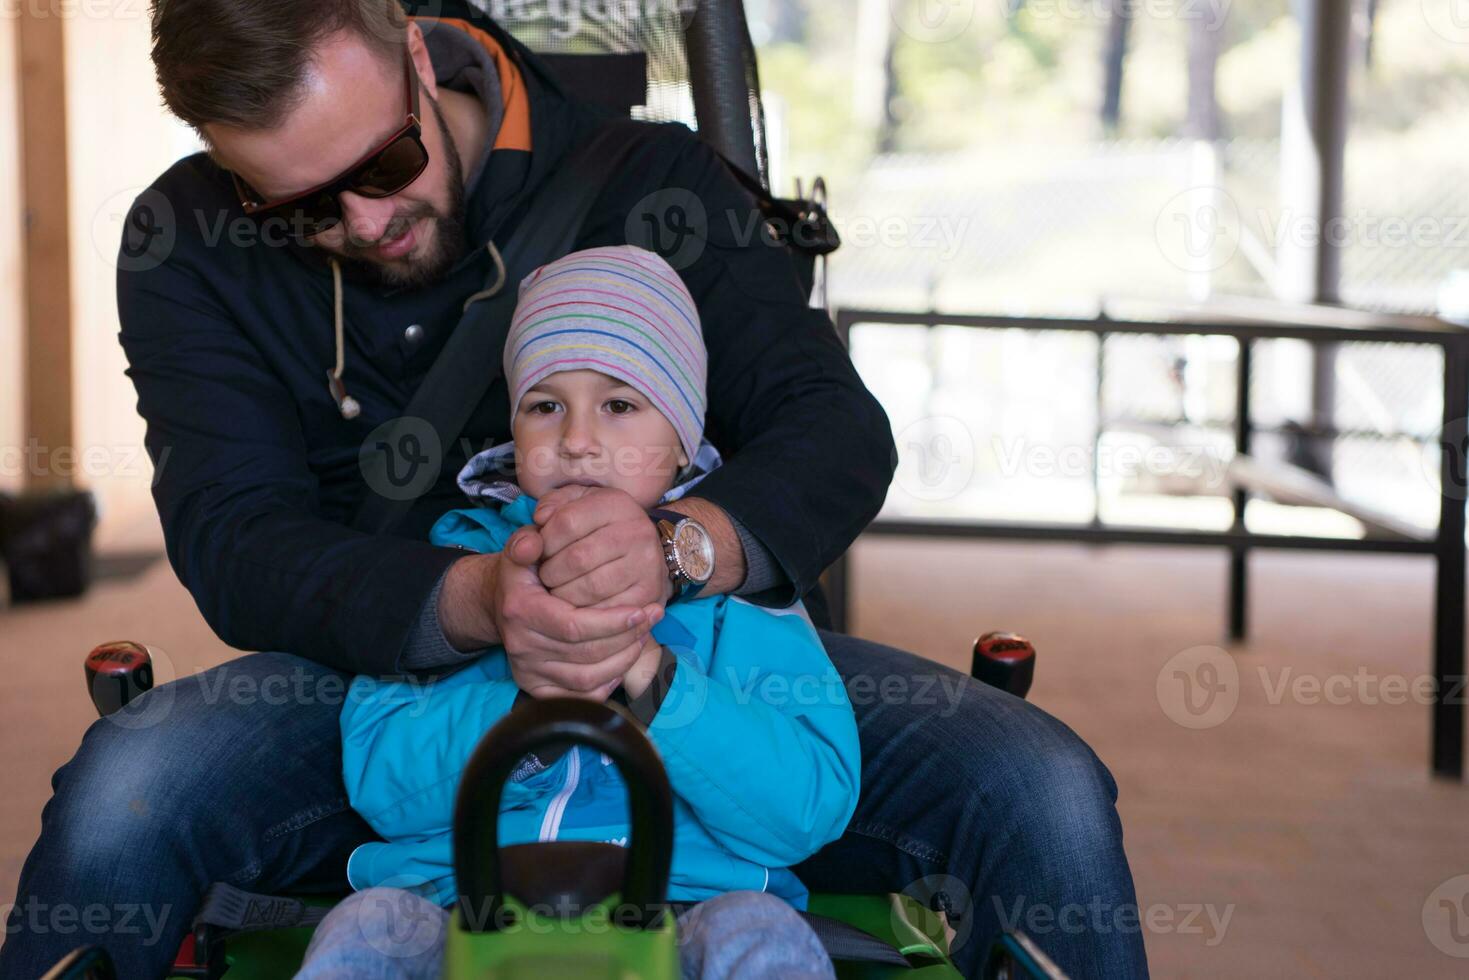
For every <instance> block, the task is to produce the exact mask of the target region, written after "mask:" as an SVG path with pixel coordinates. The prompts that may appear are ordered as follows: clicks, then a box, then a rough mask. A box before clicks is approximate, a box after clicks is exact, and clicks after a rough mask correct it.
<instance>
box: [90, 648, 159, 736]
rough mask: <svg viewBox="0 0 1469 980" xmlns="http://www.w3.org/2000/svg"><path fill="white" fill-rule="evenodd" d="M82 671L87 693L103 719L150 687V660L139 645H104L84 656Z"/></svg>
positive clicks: (151, 675) (151, 663)
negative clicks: (84, 674)
mask: <svg viewBox="0 0 1469 980" xmlns="http://www.w3.org/2000/svg"><path fill="white" fill-rule="evenodd" d="M83 667H84V668H85V670H86V673H87V693H88V694H89V695H91V697H92V704H93V706H95V707H96V709H97V714H98V715H100V716H101V717H103V718H105V717H107V716H108V715H110V714H112V713H113V712H114V711H117V710H118V709H119V708H121V707H123V706H124V705H125V704H127V703H128V702H129V701H131V700H132V699H133V698H135V697H137V696H138V695H140V694H142V693H143V692H144V691H148V690H151V689H152V687H153V657H152V656H151V655H150V654H149V653H148V648H147V647H145V646H143V644H141V643H133V642H131V641H130V640H118V641H116V642H113V643H103V644H102V645H101V646H98V647H94V648H93V649H92V652H91V653H89V654H87V659H86V661H85V663H84V664H83Z"/></svg>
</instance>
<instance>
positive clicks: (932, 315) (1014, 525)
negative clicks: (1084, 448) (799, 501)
mask: <svg viewBox="0 0 1469 980" xmlns="http://www.w3.org/2000/svg"><path fill="white" fill-rule="evenodd" d="M835 319H836V327H837V331H838V333H839V335H840V336H841V339H842V342H843V343H844V344H846V343H849V340H850V334H851V329H852V327H853V326H856V325H857V324H864V323H866V324H896V325H909V326H921V327H927V328H930V329H932V328H933V327H936V326H956V327H972V328H977V329H989V330H1001V329H1017V328H1018V329H1023V330H1033V331H1078V332H1084V333H1090V334H1094V335H1096V336H1097V337H1098V350H1099V353H1098V359H1099V361H1100V357H1101V354H1100V350H1101V347H1102V345H1103V343H1104V342H1105V340H1106V338H1107V336H1109V335H1112V334H1139V335H1155V336H1184V335H1201V336H1227V337H1233V338H1235V339H1236V340H1238V342H1239V345H1240V347H1239V349H1240V356H1239V358H1238V361H1237V377H1236V384H1237V395H1236V397H1237V402H1236V418H1235V423H1234V437H1235V447H1236V449H1237V450H1238V451H1239V452H1243V453H1248V452H1249V451H1250V444H1251V437H1252V435H1253V434H1254V433H1255V432H1257V431H1260V430H1259V429H1257V428H1256V427H1254V426H1253V425H1252V424H1251V422H1250V379H1251V372H1252V367H1253V365H1252V360H1253V358H1252V346H1253V342H1254V341H1256V340H1278V339H1294V340H1303V341H1307V342H1310V343H1313V344H1337V343H1350V342H1368V343H1389V344H1427V345H1433V346H1436V347H1439V348H1441V349H1442V350H1443V356H1444V365H1443V366H1444V377H1443V389H1444V401H1443V405H1444V407H1443V430H1442V432H1441V434H1440V436H1439V444H1440V453H1441V457H1442V471H1441V480H1442V486H1443V488H1444V489H1445V490H1446V491H1447V492H1445V493H1444V494H1443V496H1442V500H1441V503H1440V510H1439V526H1438V531H1437V533H1436V534H1435V535H1434V536H1433V537H1432V538H1431V539H1425V540H1421V541H1420V540H1409V539H1401V540H1398V539H1389V538H1365V539H1344V538H1324V537H1311V536H1301V537H1296V536H1292V535H1269V534H1252V533H1250V531H1249V530H1248V529H1247V528H1246V527H1245V525H1244V510H1245V504H1246V501H1247V499H1248V494H1247V493H1246V492H1245V491H1243V490H1236V491H1235V493H1234V495H1233V502H1234V508H1235V511H1234V512H1235V520H1234V526H1233V527H1232V528H1231V529H1230V530H1228V531H1202V530H1198V531H1195V530H1184V531H1180V530H1172V529H1166V528H1147V527H1131V526H1122V525H1108V524H1104V523H1102V522H1101V521H1100V520H1099V519H1097V518H1094V519H1093V521H1092V522H1091V523H1090V524H1035V523H1021V522H1001V521H963V520H914V519H906V520H892V519H883V518H879V519H877V520H876V521H874V522H873V523H872V524H871V525H870V526H869V527H868V529H867V532H866V533H868V534H881V535H912V536H920V537H972V538H991V539H1010V540H1021V541H1070V542H1080V543H1085V544H1147V545H1158V544H1165V545H1186V546H1196V547H1197V546H1220V547H1223V548H1225V549H1227V550H1228V552H1229V559H1230V561H1229V602H1228V607H1229V608H1228V611H1229V630H1230V634H1231V636H1233V637H1234V638H1236V639H1239V638H1242V637H1243V636H1244V634H1245V631H1246V627H1247V616H1246V610H1247V598H1248V574H1247V572H1248V565H1247V563H1248V558H1249V553H1250V551H1251V550H1253V549H1257V548H1271V549H1294V550H1302V551H1338V552H1344V553H1375V554H1404V555H1427V556H1431V557H1433V558H1434V561H1435V565H1436V570H1437V576H1436V583H1435V601H1434V657H1433V673H1434V677H1435V680H1436V688H1435V695H1434V704H1433V706H1432V709H1431V712H1432V752H1431V764H1432V769H1433V772H1434V774H1435V775H1438V776H1444V777H1448V778H1452V779H1462V778H1463V775H1464V698H1463V690H1462V689H1463V686H1464V626H1465V619H1464V590H1465V559H1466V554H1465V545H1464V534H1465V494H1464V492H1463V491H1464V490H1465V480H1466V474H1465V473H1464V472H1463V471H1462V467H1463V466H1464V464H1465V461H1466V448H1469V447H1466V445H1465V442H1464V440H1465V432H1464V429H1465V414H1466V412H1469V331H1466V330H1464V329H1462V328H1459V327H1456V326H1454V325H1452V324H1448V323H1444V322H1442V321H1439V320H1434V319H1431V318H1418V317H1413V318H1409V317H1393V316H1386V315H1385V316H1382V317H1381V318H1377V319H1376V320H1375V321H1374V325H1363V326H1356V325H1350V324H1348V323H1345V322H1343V323H1330V322H1327V321H1329V320H1330V319H1331V316H1330V314H1329V313H1328V314H1327V315H1325V316H1323V317H1320V318H1299V319H1294V320H1292V319H1289V318H1287V317H1283V316H1282V317H1270V318H1256V317H1223V318H1219V319H1213V318H1209V317H1203V318H1198V317H1190V318H1189V319H1187V320H1183V319H1178V318H1172V317H1170V318H1169V319H1168V320H1166V321H1153V320H1114V319H1110V318H1107V317H1098V318H1097V319H1093V320H1083V319H1061V318H1055V319H1052V318H1016V317H1005V316H985V315H957V314H942V313H937V312H928V313H914V312H890V311H879V310H862V309H840V310H838V311H837V312H836V317H835ZM1099 368H1100V364H1099ZM1099 390H1100V384H1099ZM1323 434H1324V435H1327V436H1330V435H1334V434H1337V433H1335V432H1334V431H1333V432H1329V433H1323ZM1455 489H1457V490H1458V491H1459V492H1458V493H1457V494H1456V493H1455V492H1454V491H1455ZM851 575H852V570H851V568H850V563H849V562H848V560H847V558H846V557H845V556H844V557H843V558H842V559H841V560H839V561H838V563H837V564H836V565H835V566H833V568H832V569H831V570H830V571H829V572H828V574H827V576H826V587H827V590H828V592H829V594H830V596H831V607H832V615H833V619H834V621H835V624H836V628H837V629H839V630H843V629H845V628H846V626H847V622H848V616H847V611H848V610H847V601H848V592H849V586H850V580H851Z"/></svg>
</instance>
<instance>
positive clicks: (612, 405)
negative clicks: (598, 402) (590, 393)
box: [607, 398, 637, 415]
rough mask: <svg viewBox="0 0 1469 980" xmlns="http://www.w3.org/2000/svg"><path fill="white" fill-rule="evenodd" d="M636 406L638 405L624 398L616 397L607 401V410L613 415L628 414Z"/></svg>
mask: <svg viewBox="0 0 1469 980" xmlns="http://www.w3.org/2000/svg"><path fill="white" fill-rule="evenodd" d="M636 408H637V406H636V405H634V404H633V403H632V402H630V401H627V400H626V399H623V398H614V399H612V400H611V401H610V402H608V403H607V410H608V411H609V412H611V413H612V414H613V415H626V414H627V413H628V412H631V411H633V410H634V409H636Z"/></svg>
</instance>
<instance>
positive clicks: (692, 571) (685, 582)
mask: <svg viewBox="0 0 1469 980" xmlns="http://www.w3.org/2000/svg"><path fill="white" fill-rule="evenodd" d="M648 516H649V517H651V518H652V519H653V523H654V524H655V525H656V526H657V528H658V539H659V540H660V541H662V542H663V561H664V563H665V564H667V566H668V578H669V579H670V580H671V581H672V582H673V595H674V598H683V597H685V596H689V595H693V594H694V593H696V592H698V591H699V590H700V589H702V588H703V587H704V586H705V585H707V584H708V582H709V579H710V578H711V577H712V576H713V575H714V541H713V539H712V538H710V537H709V532H708V531H706V530H704V525H702V524H700V523H699V522H698V521H696V520H694V519H693V518H692V517H686V516H684V515H683V514H680V513H678V512H676V511H671V510H651V511H649V512H648Z"/></svg>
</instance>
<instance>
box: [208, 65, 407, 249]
mask: <svg viewBox="0 0 1469 980" xmlns="http://www.w3.org/2000/svg"><path fill="white" fill-rule="evenodd" d="M403 66H404V74H405V75H406V76H407V78H406V81H407V86H408V108H407V116H408V118H407V121H406V122H404V123H403V125H402V126H401V127H400V128H399V129H398V131H397V132H395V133H394V134H393V135H392V136H390V137H388V139H387V140H385V141H384V142H382V143H380V144H378V146H377V148H376V149H374V150H373V151H372V152H371V153H368V154H367V155H366V156H364V157H363V158H362V159H361V160H358V161H357V162H356V163H354V164H352V166H350V167H348V168H347V169H346V170H344V171H342V172H341V173H340V174H338V175H337V176H336V177H333V178H332V179H331V180H328V181H326V182H325V183H321V184H317V185H316V186H315V187H312V188H309V189H307V190H304V191H302V192H301V193H299V194H292V195H291V196H290V197H285V198H280V199H279V200H275V201H265V200H263V199H262V198H261V196H260V194H258V193H257V192H256V191H255V189H254V188H252V187H251V186H250V185H249V184H247V183H245V181H243V180H242V179H240V176H239V174H235V173H231V174H230V176H231V177H233V178H234V182H235V192H236V193H237V194H239V195H240V205H241V206H242V207H243V208H244V209H245V213H246V214H248V215H250V216H251V217H253V218H255V219H256V220H258V221H262V222H263V221H267V220H269V219H271V218H282V219H284V220H285V222H286V225H287V227H288V228H289V229H290V230H291V233H292V234H295V235H300V236H304V237H310V236H311V235H317V234H320V233H321V232H323V231H326V230H328V229H329V228H333V227H335V226H337V225H338V224H340V223H341V221H342V202H341V201H340V200H339V199H338V195H340V194H342V193H343V192H344V191H350V192H351V193H353V194H361V195H362V196H363V197H372V198H383V197H392V196H393V195H394V194H397V193H398V192H399V191H401V190H403V188H405V187H407V186H408V185H409V184H411V183H413V182H414V181H415V180H417V179H418V177H419V175H420V174H422V173H423V172H424V170H425V169H426V168H427V167H428V148H427V147H425V146H424V145H423V125H422V123H421V122H420V121H419V115H418V72H417V71H415V70H414V68H413V58H412V56H411V55H410V54H409V52H408V46H407V45H406V44H405V45H404V46H403Z"/></svg>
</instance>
